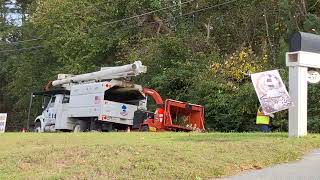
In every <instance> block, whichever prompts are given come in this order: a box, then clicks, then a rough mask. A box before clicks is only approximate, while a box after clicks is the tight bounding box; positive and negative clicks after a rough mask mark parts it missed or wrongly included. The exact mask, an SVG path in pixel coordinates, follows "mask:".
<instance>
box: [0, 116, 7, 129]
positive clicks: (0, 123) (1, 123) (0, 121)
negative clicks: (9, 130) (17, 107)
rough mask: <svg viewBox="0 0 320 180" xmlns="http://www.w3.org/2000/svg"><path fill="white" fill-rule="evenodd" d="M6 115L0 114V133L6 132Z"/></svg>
mask: <svg viewBox="0 0 320 180" xmlns="http://www.w3.org/2000/svg"><path fill="white" fill-rule="evenodd" d="M6 122H7V113H0V133H4V132H5V130H6Z"/></svg>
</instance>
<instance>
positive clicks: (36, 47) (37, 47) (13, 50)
mask: <svg viewBox="0 0 320 180" xmlns="http://www.w3.org/2000/svg"><path fill="white" fill-rule="evenodd" d="M40 48H43V46H33V47H29V48H20V49H12V50H4V51H0V53H7V52H16V51H25V50H31V49H40Z"/></svg>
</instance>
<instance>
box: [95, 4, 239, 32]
mask: <svg viewBox="0 0 320 180" xmlns="http://www.w3.org/2000/svg"><path fill="white" fill-rule="evenodd" d="M192 1H194V0H192ZM192 1H187V2H184V3H183V4H185V3H190V2H192ZM236 1H239V0H230V1H226V2H223V3H220V4H216V5H213V6H208V7H205V8H201V9H198V10H195V11H191V12H189V13H185V14H180V15H177V16H174V17H169V18H167V19H164V20H163V22H168V21H169V20H171V19H175V18H178V17H182V16H188V15H192V14H194V13H198V12H199V13H201V12H203V11H206V10H209V9H213V8H216V7H220V6H224V5H227V4H231V3H234V2H236ZM175 6H176V5H175ZM175 6H171V7H175ZM171 7H166V8H163V9H168V8H171ZM163 9H159V10H155V12H157V11H161V10H163ZM152 13H154V11H150V12H147V13H144V14H141V15H137V16H132V17H128V18H124V19H120V20H117V21H112V22H109V23H106V24H102V25H98V26H97V27H100V26H103V25H106V26H107V25H111V24H114V23H118V22H123V21H126V20H130V19H134V18H136V17H140V16H143V15H147V14H152ZM147 23H151V24H153V23H155V22H147ZM134 27H136V25H134V26H132V27H127V28H125V29H131V28H134Z"/></svg>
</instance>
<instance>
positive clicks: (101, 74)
mask: <svg viewBox="0 0 320 180" xmlns="http://www.w3.org/2000/svg"><path fill="white" fill-rule="evenodd" d="M146 71H147V67H146V66H143V65H142V63H141V61H136V62H134V63H133V64H128V65H124V66H117V67H108V68H102V69H101V71H97V72H93V73H87V74H80V75H76V76H72V77H67V78H64V79H58V80H55V81H52V86H58V85H63V84H69V83H77V82H83V81H91V80H106V79H115V78H121V77H130V76H137V75H139V74H141V73H145V72H146Z"/></svg>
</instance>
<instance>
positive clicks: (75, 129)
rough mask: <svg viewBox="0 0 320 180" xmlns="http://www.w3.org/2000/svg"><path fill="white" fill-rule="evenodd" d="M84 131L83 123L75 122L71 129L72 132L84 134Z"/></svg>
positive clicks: (84, 124) (84, 125)
mask: <svg viewBox="0 0 320 180" xmlns="http://www.w3.org/2000/svg"><path fill="white" fill-rule="evenodd" d="M85 130H86V123H85V122H83V121H77V122H76V123H75V125H74V127H73V132H75V133H77V132H84V131H85Z"/></svg>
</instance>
